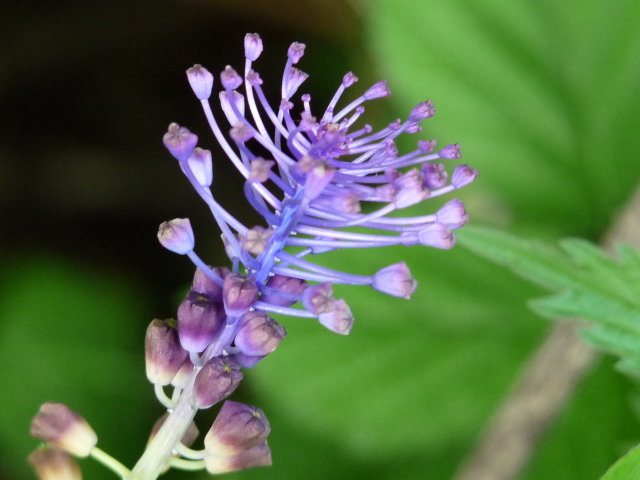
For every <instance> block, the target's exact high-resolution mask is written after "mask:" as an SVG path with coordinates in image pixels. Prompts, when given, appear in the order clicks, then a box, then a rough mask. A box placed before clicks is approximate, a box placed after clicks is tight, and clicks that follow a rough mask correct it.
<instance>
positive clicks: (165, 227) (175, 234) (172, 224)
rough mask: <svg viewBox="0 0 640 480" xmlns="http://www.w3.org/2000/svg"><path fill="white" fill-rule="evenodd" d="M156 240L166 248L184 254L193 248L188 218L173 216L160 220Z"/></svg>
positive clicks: (191, 231) (193, 239)
mask: <svg viewBox="0 0 640 480" xmlns="http://www.w3.org/2000/svg"><path fill="white" fill-rule="evenodd" d="M158 240H159V241H160V244H161V245H162V246H163V247H164V248H166V249H167V250H171V251H172V252H175V253H179V254H180V255H185V254H187V253H189V252H191V251H192V250H193V247H194V245H195V238H194V237H193V230H192V229H191V222H189V219H188V218H174V219H173V220H169V221H168V222H162V223H161V224H160V228H159V229H158Z"/></svg>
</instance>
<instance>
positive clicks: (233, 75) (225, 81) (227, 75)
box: [220, 65, 242, 90]
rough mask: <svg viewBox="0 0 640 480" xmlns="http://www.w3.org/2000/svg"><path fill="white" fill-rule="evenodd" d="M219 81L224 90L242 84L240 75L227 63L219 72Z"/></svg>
mask: <svg viewBox="0 0 640 480" xmlns="http://www.w3.org/2000/svg"><path fill="white" fill-rule="evenodd" d="M220 81H221V82H222V86H223V87H224V89H225V90H233V89H235V88H238V87H239V86H240V85H242V77H241V76H240V75H238V72H236V71H235V70H234V69H233V68H232V67H231V66H230V65H227V66H226V67H225V68H224V70H223V71H222V73H221V74H220Z"/></svg>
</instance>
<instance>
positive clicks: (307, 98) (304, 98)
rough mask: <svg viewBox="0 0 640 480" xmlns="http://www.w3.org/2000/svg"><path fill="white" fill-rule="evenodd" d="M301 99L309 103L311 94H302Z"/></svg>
mask: <svg viewBox="0 0 640 480" xmlns="http://www.w3.org/2000/svg"><path fill="white" fill-rule="evenodd" d="M300 100H302V101H303V102H304V103H309V102H310V101H311V95H309V94H308V93H305V94H303V95H300Z"/></svg>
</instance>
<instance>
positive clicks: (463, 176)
mask: <svg viewBox="0 0 640 480" xmlns="http://www.w3.org/2000/svg"><path fill="white" fill-rule="evenodd" d="M477 176H478V171H477V170H476V169H474V168H471V167H470V166H469V165H458V166H457V167H456V168H455V170H454V171H453V175H452V176H451V184H452V185H453V186H454V187H456V188H462V187H464V186H465V185H468V184H470V183H471V182H473V181H474V180H475V179H476V177H477Z"/></svg>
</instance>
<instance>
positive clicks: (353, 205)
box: [312, 192, 360, 214]
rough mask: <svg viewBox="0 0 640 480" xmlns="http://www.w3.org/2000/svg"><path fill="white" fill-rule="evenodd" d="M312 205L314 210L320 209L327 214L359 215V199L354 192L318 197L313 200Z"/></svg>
mask: <svg viewBox="0 0 640 480" xmlns="http://www.w3.org/2000/svg"><path fill="white" fill-rule="evenodd" d="M312 205H313V206H314V208H320V209H322V210H327V211H329V212H338V213H349V214H356V213H360V197H359V196H358V194H357V193H355V192H344V193H337V194H335V195H320V196H319V197H317V198H315V199H314V200H313V203H312Z"/></svg>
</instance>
